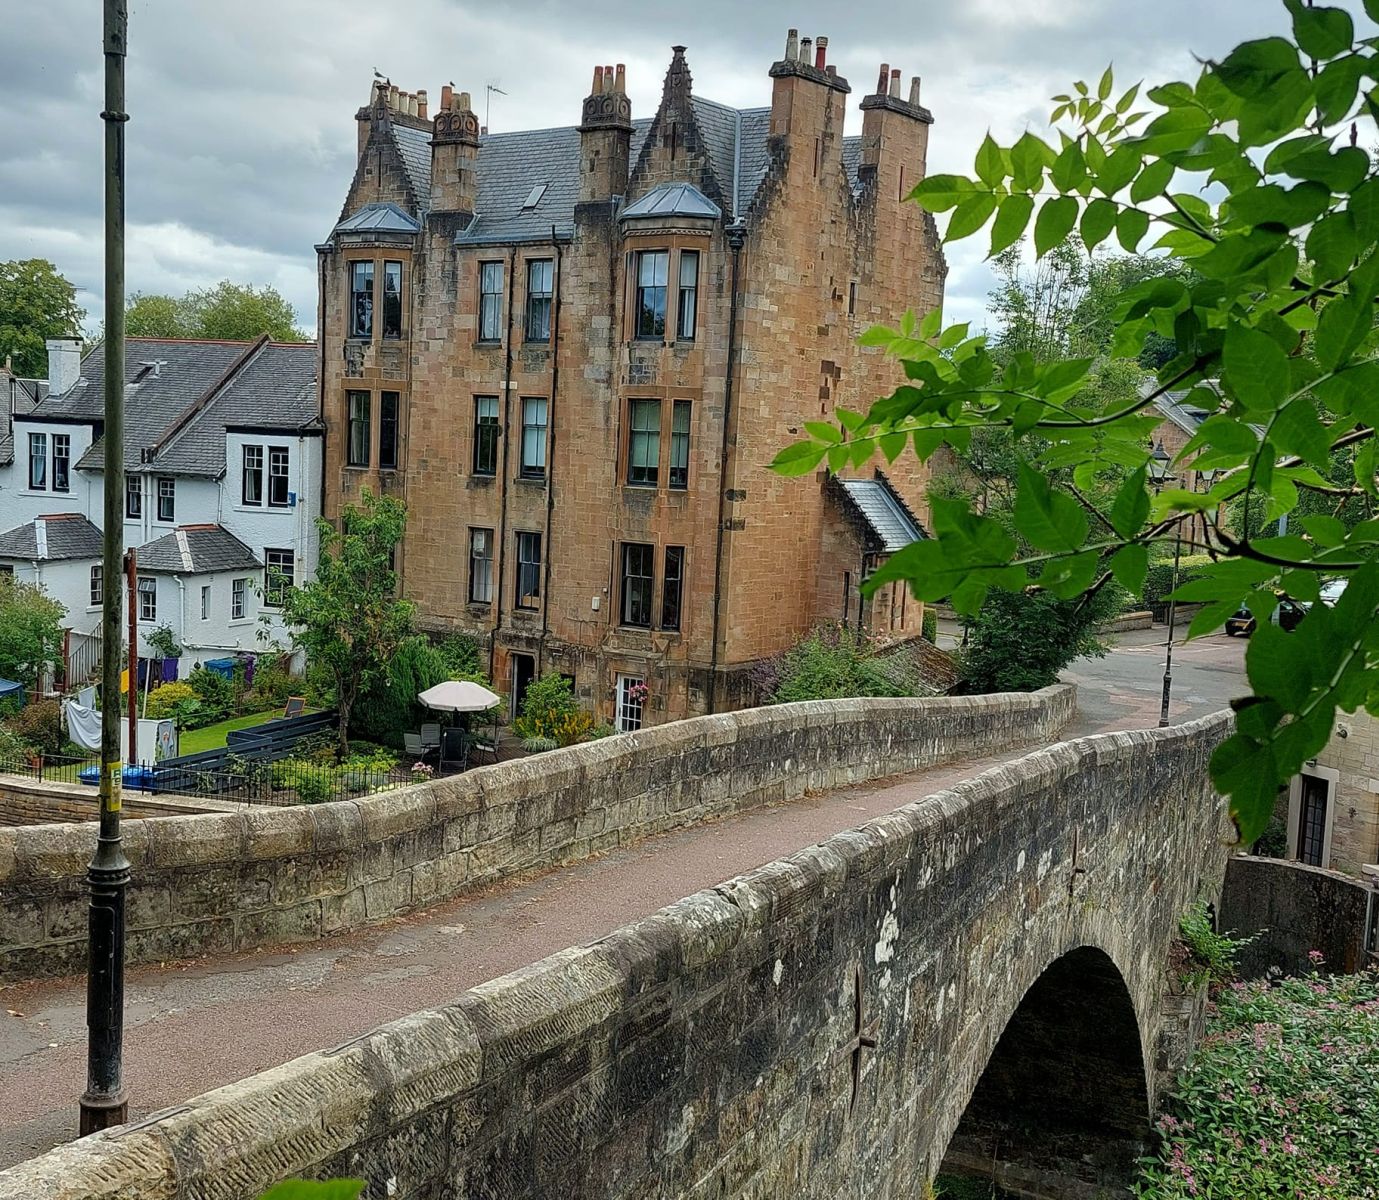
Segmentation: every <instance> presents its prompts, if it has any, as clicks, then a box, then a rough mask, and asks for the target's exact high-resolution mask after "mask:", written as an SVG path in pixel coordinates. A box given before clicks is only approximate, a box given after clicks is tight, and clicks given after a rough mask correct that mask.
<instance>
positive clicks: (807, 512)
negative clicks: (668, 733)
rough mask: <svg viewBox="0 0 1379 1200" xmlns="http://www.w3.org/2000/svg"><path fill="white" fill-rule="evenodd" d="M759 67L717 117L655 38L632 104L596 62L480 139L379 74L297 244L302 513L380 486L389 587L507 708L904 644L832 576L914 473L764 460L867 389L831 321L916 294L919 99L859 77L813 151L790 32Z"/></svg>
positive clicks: (724, 692) (735, 678) (679, 693)
mask: <svg viewBox="0 0 1379 1200" xmlns="http://www.w3.org/2000/svg"><path fill="white" fill-rule="evenodd" d="M769 77H770V79H771V86H772V94H771V104H770V107H769V108H755V109H744V110H737V109H732V108H728V107H725V106H723V105H721V104H716V103H714V102H712V101H708V100H705V99H702V98H701V97H698V96H695V95H694V94H693V92H692V88H691V79H690V70H689V65H688V63H687V61H686V59H685V54H684V48H683V47H675V48H674V51H673V58H672V59H671V62H670V67H669V69H668V71H667V73H666V77H665V85H664V91H663V95H662V98H661V102H660V106H659V108H658V109H657V111H656V113H655V114H654V116H652V117H651V118H650V119H646V118H641V119H637V120H634V119H633V115H632V111H631V104H630V102H629V99H628V97H627V94H626V90H625V77H624V71H623V68H622V67H621V66H619V67H617V68H616V69H615V68H614V67H611V66H606V67H595V69H594V76H593V87H592V90H591V93H590V95H589V96H588V98H587V99H586V100H585V101H584V105H583V112H582V119H581V121H580V123H579V125H578V126H568V127H564V128H556V129H543V130H535V131H524V132H517V133H502V134H488V133H486V132H484V131H483V130H481V129H480V127H479V122H478V119H477V117H476V115H475V114H474V112H473V111H472V109H471V107H470V102H469V97H468V95H466V94H464V93H455V92H454V91H452V89H451V88H450V87H446V88H444V89H443V90H442V94H441V101H440V105H439V107H438V109H437V110H436V111H435V112H434V113H433V112H431V111H430V110H429V106H428V99H427V95H426V93H425V92H417V93H415V94H409V93H404V92H400V91H398V89H397V88H396V87H394V86H391V85H389V84H387V83H379V84H376V85H375V87H374V90H373V92H372V97H371V101H370V103H369V105H368V106H367V107H365V108H363V109H361V110H360V111H359V113H358V114H357V122H358V135H359V143H358V146H359V158H358V166H357V169H356V172H355V176H354V179H353V182H352V183H351V185H350V188H349V193H348V196H347V198H346V201H345V204H344V207H343V210H342V214H341V219H340V222H339V224H338V225H337V226H336V227H335V229H334V230H333V232H332V234H331V236H330V238H329V240H328V241H327V242H326V243H325V244H323V245H322V246H320V247H318V252H319V256H320V257H319V261H320V285H321V294H320V312H319V319H320V330H321V339H322V361H323V371H322V380H321V388H322V394H321V405H322V417H323V419H324V421H325V424H326V427H327V438H326V466H325V511H326V514H327V516H331V515H333V514H335V513H336V512H338V510H339V508H340V506H341V505H342V504H346V503H349V502H351V501H353V500H355V499H356V498H357V497H358V495H359V493H360V490H361V489H362V488H365V487H368V488H371V489H372V490H374V491H379V492H383V493H385V494H393V495H397V496H399V497H401V498H403V499H405V501H406V503H407V505H408V509H409V523H408V530H407V535H406V538H405V541H404V544H403V547H402V552H401V555H400V559H399V562H398V571H399V575H400V579H401V586H402V588H403V591H404V593H405V594H406V595H407V596H409V597H410V598H412V599H413V600H415V601H416V602H417V604H418V606H419V609H420V612H421V614H422V623H423V624H424V626H425V627H426V628H428V629H430V630H433V631H437V632H439V631H445V630H461V631H466V632H469V633H473V634H475V635H478V636H480V637H481V638H482V639H483V641H484V644H485V646H486V648H487V650H488V652H489V654H490V661H491V665H492V674H493V678H494V680H495V681H496V683H497V685H498V686H499V687H501V688H504V689H507V690H511V691H512V692H513V694H514V697H516V696H519V695H520V694H521V693H522V691H523V690H524V688H525V685H526V682H527V681H528V680H529V679H531V678H532V677H533V676H535V675H540V674H545V673H547V672H550V671H560V672H563V673H566V674H568V675H570V676H572V677H573V678H574V680H575V683H576V687H577V691H578V693H579V694H580V696H581V697H582V698H583V699H584V701H585V702H586V703H587V704H589V705H591V706H592V707H593V708H594V709H595V710H596V711H597V712H598V713H599V714H600V715H601V716H602V717H603V718H605V719H609V720H613V721H615V722H616V723H617V724H618V725H619V726H620V727H621V728H636V727H638V726H639V725H640V724H642V723H643V722H647V723H651V722H657V721H662V720H668V719H672V718H677V717H683V716H688V715H693V714H696V713H702V712H706V711H714V710H718V709H723V708H728V707H732V706H734V705H738V704H741V703H743V702H744V700H745V699H746V698H747V696H748V694H749V690H750V689H749V685H748V682H747V672H748V668H749V667H750V666H751V664H753V663H754V662H756V661H758V660H760V659H762V658H764V657H767V656H770V655H772V654H774V653H776V652H778V651H780V650H782V649H783V648H785V647H787V646H788V645H789V644H790V643H791V642H792V641H793V640H794V639H795V638H796V637H797V636H798V635H799V634H800V633H801V632H802V631H804V630H806V629H808V628H809V627H810V626H811V625H812V624H813V623H815V622H817V621H820V620H826V619H829V620H847V621H849V622H850V623H854V624H855V623H857V622H859V621H860V622H861V623H863V624H864V625H865V626H866V627H867V628H869V629H871V630H872V631H874V632H876V633H879V634H883V635H885V636H887V637H895V638H901V637H906V636H914V635H915V634H917V633H918V631H919V628H920V623H921V618H922V612H921V606H920V605H919V604H917V603H916V602H915V601H914V600H913V598H912V597H909V596H908V595H905V594H903V589H899V588H897V589H894V590H891V589H887V590H886V591H885V592H883V593H882V594H879V595H877V596H876V597H874V598H873V600H872V601H870V602H864V601H863V600H862V598H861V593H860V591H859V584H860V582H861V581H862V579H863V578H865V576H866V574H867V573H868V572H869V571H870V570H873V569H874V568H875V564H876V563H877V562H878V561H880V560H881V559H882V558H884V557H885V556H886V555H888V554H890V553H892V552H893V551H895V550H897V549H899V548H901V547H903V546H904V545H907V544H908V543H910V542H912V541H913V540H915V539H916V538H918V537H921V536H923V533H922V528H921V525H920V520H921V518H922V516H923V511H922V510H923V506H924V495H923V484H924V471H923V468H922V467H921V466H920V465H919V464H918V463H917V461H915V460H913V459H912V458H909V457H908V456H906V457H905V458H902V459H901V460H900V461H899V462H897V464H896V466H895V468H894V469H892V470H888V471H887V472H886V473H885V474H882V473H881V472H879V471H877V470H876V469H875V467H874V466H868V467H866V468H863V469H862V470H860V471H855V472H851V473H850V475H851V476H852V477H849V478H843V479H839V478H837V477H833V476H830V475H828V474H827V473H826V472H823V471H820V472H819V473H818V474H817V475H816V476H812V477H806V478H805V479H782V478H779V477H777V476H775V475H773V474H772V473H770V472H769V471H768V470H767V464H768V463H769V462H770V460H771V458H772V457H773V456H774V454H775V453H776V451H777V450H779V449H780V448H781V447H782V446H783V445H785V444H787V443H788V442H790V441H792V440H794V438H795V436H796V435H798V434H799V432H800V430H801V426H802V423H803V422H805V421H808V420H817V419H819V418H820V417H826V416H831V414H832V411H833V409H834V407H835V406H836V405H838V404H843V405H846V406H849V407H852V408H855V409H864V408H865V407H866V406H867V405H868V404H869V402H870V401H871V400H872V399H873V398H875V397H876V396H878V395H882V394H885V393H886V392H888V391H889V390H890V389H891V388H893V387H894V386H895V383H896V373H895V368H894V364H893V363H888V362H887V361H886V360H884V359H883V358H882V357H881V356H880V355H879V354H878V353H877V352H876V351H874V350H866V349H862V348H860V347H859V346H858V345H857V340H856V339H857V337H858V335H859V334H860V333H861V331H862V330H863V329H865V328H866V327H867V326H868V325H870V324H872V323H874V322H877V321H882V320H884V321H894V320H895V319H897V318H898V316H899V314H901V313H902V312H904V311H905V310H906V309H907V308H914V309H915V310H917V311H918V312H924V311H927V310H928V309H930V308H932V307H934V306H936V305H938V304H940V303H941V300H942V294H943V279H944V274H945V270H946V268H945V265H944V262H943V257H942V253H941V251H940V248H939V242H938V236H937V233H936V230H935V227H934V224H933V222H932V221H931V220H930V219H929V218H928V217H927V216H926V215H925V214H924V213H922V212H921V210H920V209H919V208H918V207H917V206H916V205H914V204H912V203H907V202H906V201H905V199H904V197H905V196H906V194H907V193H908V192H909V191H910V189H911V188H912V187H913V186H914V184H915V183H916V182H917V181H918V180H919V179H920V178H922V177H923V174H924V170H925V152H926V147H927V143H928V136H929V126H930V124H931V123H932V117H931V116H930V114H929V112H928V111H927V110H926V109H925V108H923V107H922V106H921V104H920V102H919V81H918V79H915V80H913V81H912V83H911V85H910V87H909V89H908V90H907V91H906V92H905V93H904V94H902V92H901V83H900V72H899V71H891V70H890V68H889V67H888V66H885V67H883V68H882V71H881V77H880V79H879V80H878V85H877V90H876V91H875V93H873V94H872V95H869V96H867V97H865V98H864V99H863V100H862V102H861V109H862V129H861V135H860V136H851V137H850V136H845V135H844V114H845V110H846V107H847V102H848V97H849V95H850V91H851V89H850V88H849V86H848V84H847V82H846V81H845V80H844V79H842V78H841V77H840V76H839V75H838V74H837V73H836V71H835V70H834V69H833V68H832V67H831V66H829V65H828V63H827V47H826V39H825V38H819V39H818V42H817V46H812V45H811V39H809V38H803V39H797V38H796V35H795V33H794V32H793V31H792V32H791V34H790V36H789V38H788V39H787V46H786V52H785V56H784V57H783V58H782V59H781V60H780V61H779V62H776V63H775V64H773V65H772V66H771V67H770V70H769ZM878 461H879V460H878ZM639 684H640V685H643V686H638V685H639Z"/></svg>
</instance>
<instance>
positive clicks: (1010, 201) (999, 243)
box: [991, 192, 1034, 258]
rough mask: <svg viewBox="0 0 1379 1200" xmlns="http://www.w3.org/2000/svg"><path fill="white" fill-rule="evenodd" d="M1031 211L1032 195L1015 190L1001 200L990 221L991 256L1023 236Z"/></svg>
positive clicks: (1032, 208)
mask: <svg viewBox="0 0 1379 1200" xmlns="http://www.w3.org/2000/svg"><path fill="white" fill-rule="evenodd" d="M1033 212H1034V197H1033V196H1026V195H1024V194H1023V193H1020V192H1017V193H1016V194H1015V195H1013V196H1006V197H1005V198H1004V199H1003V200H1002V201H1001V203H1000V205H999V206H998V207H997V209H996V219H995V220H994V221H993V222H992V223H991V257H993V258H994V257H995V256H996V255H998V254H999V253H1000V252H1001V251H1002V250H1004V249H1006V248H1007V247H1009V246H1013V245H1014V244H1015V243H1016V242H1018V241H1019V240H1020V239H1021V238H1022V237H1023V236H1024V233H1025V228H1026V227H1027V226H1028V225H1029V219H1030V215H1031V214H1032V213H1033Z"/></svg>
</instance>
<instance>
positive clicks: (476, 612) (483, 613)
mask: <svg viewBox="0 0 1379 1200" xmlns="http://www.w3.org/2000/svg"><path fill="white" fill-rule="evenodd" d="M466 607H467V608H468V609H469V612H470V615H471V616H476V617H487V616H491V615H492V613H493V601H492V600H470V601H469V603H468V604H467V605H466ZM523 611H525V610H523Z"/></svg>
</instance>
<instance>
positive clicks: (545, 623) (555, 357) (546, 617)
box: [536, 225, 561, 679]
mask: <svg viewBox="0 0 1379 1200" xmlns="http://www.w3.org/2000/svg"><path fill="white" fill-rule="evenodd" d="M551 246H552V247H553V248H554V250H555V281H554V285H553V286H554V287H555V305H554V311H553V312H552V313H551V399H550V403H549V404H548V405H547V406H546V535H545V542H544V546H543V552H544V554H545V562H544V563H543V564H542V573H543V575H544V578H543V580H542V583H541V587H542V599H541V640H540V641H539V642H538V643H537V646H536V677H537V678H538V679H540V678H541V666H542V660H543V658H544V657H545V653H546V631H547V630H548V629H549V628H550V611H551V559H552V558H553V557H554V555H552V553H551V516H552V514H553V512H554V511H555V394H556V389H557V387H558V386H559V384H560V300H561V295H560V268H561V255H560V243H559V242H557V241H556V239H555V226H554V225H552V226H551Z"/></svg>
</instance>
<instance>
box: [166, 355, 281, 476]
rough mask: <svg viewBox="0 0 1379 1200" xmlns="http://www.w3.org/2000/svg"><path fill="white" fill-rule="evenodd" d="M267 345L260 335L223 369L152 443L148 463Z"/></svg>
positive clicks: (204, 410) (227, 387) (206, 408)
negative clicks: (217, 377)
mask: <svg viewBox="0 0 1379 1200" xmlns="http://www.w3.org/2000/svg"><path fill="white" fill-rule="evenodd" d="M293 344H295V343H293ZM268 345H269V341H268V335H267V334H266V333H265V334H261V335H260V336H259V338H258V340H257V341H255V342H254V343H253V344H252V345H251V346H250V347H249V349H248V350H246V351H245V352H244V353H243V354H241V355H240V356H239V357H238V358H237V359H235V361H234V362H232V363H231V364H230V365H229V366H228V367H226V368H225V370H224V371H223V372H222V373H221V375H220V378H219V379H217V380H216V381H215V382H214V383H212V384H211V386H210V387H208V388H207V389H206V390H205V391H204V392H202V393H201V395H200V396H198V397H197V398H196V399H195V400H193V401H192V402H191V403H190V404H189V405H187V407H186V408H185V409H183V410H182V412H180V413H179V414H178V415H177V416H176V417H174V418H173V420H172V423H171V424H170V425H169V426H168V427H167V429H166V430H164V432H163V434H162V436H161V437H159V439H158V440H157V441H156V442H154V443H153V446H152V448H151V449H150V450H149V457H148V461H149V462H154V461H155V460H156V459H157V458H158V455H159V454H161V453H162V452H163V451H164V450H166V449H167V448H168V447H169V446H170V445H171V444H172V442H173V441H174V440H175V439H176V438H177V437H178V436H179V435H180V434H182V433H184V432H185V431H186V430H187V429H188V428H189V427H190V426H191V425H193V424H194V423H195V422H196V419H197V418H198V417H200V416H201V415H202V414H203V413H205V412H206V411H207V410H208V409H209V408H210V407H211V405H212V404H214V403H215V401H216V399H217V398H218V397H219V396H221V395H222V394H223V393H224V392H225V391H227V390H228V389H229V387H230V385H231V384H232V382H233V381H234V380H235V379H236V378H238V376H239V375H240V374H241V373H242V372H243V371H244V369H245V368H247V367H248V366H249V364H250V363H252V362H254V361H255V360H256V359H257V358H258V356H259V355H260V354H261V353H262V352H263V350H264V348H265V347H266V346H268Z"/></svg>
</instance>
